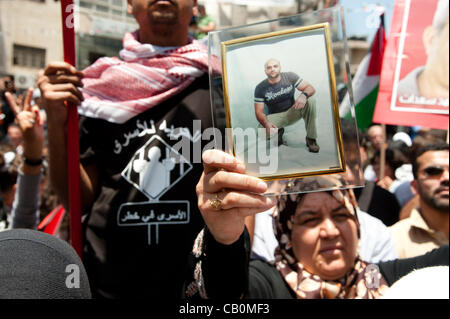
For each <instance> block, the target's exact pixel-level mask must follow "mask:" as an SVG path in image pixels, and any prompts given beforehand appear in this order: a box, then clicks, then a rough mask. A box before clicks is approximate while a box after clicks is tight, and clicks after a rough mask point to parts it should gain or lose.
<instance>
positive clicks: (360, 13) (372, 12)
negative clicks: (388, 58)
mask: <svg viewBox="0 0 450 319" xmlns="http://www.w3.org/2000/svg"><path fill="white" fill-rule="evenodd" d="M394 3H395V0H377V1H376V0H366V1H364V0H340V1H339V4H341V5H342V6H343V7H344V12H345V26H346V31H347V37H351V36H366V37H367V40H368V41H369V42H372V39H373V36H374V35H375V31H376V30H377V28H378V21H379V18H377V15H376V6H377V5H378V6H381V7H384V9H385V14H384V16H385V20H384V21H385V26H386V37H387V36H388V34H389V27H390V23H391V19H392V11H393V9H394Z"/></svg>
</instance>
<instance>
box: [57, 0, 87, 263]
mask: <svg viewBox="0 0 450 319" xmlns="http://www.w3.org/2000/svg"><path fill="white" fill-rule="evenodd" d="M61 13H62V26H63V41H64V61H65V62H67V63H69V64H71V65H73V66H76V53H75V16H74V15H75V7H74V4H73V0H61ZM67 112H68V114H67V116H68V119H67V162H68V163H67V172H68V179H69V213H70V242H71V244H72V247H73V248H74V249H75V251H76V252H77V253H78V255H79V256H80V258H81V254H82V236H81V188H80V148H79V145H80V144H79V143H80V142H79V134H78V112H77V107H76V106H75V105H71V104H70V103H69V104H68V105H67Z"/></svg>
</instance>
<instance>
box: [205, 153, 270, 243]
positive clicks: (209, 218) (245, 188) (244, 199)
mask: <svg viewBox="0 0 450 319" xmlns="http://www.w3.org/2000/svg"><path fill="white" fill-rule="evenodd" d="M202 158H203V163H204V164H203V166H204V170H203V174H202V176H201V178H200V180H199V182H198V184H197V187H196V191H197V196H198V207H199V209H200V211H201V213H202V216H203V219H204V220H205V223H206V224H207V226H208V228H209V230H210V232H211V234H212V235H213V236H214V238H215V239H216V240H217V241H218V242H220V243H222V244H225V245H229V244H232V243H233V242H235V241H236V240H237V239H238V238H239V237H240V235H241V234H242V232H243V231H244V222H245V217H247V216H250V215H254V214H256V213H259V212H263V211H266V210H268V209H269V208H271V207H273V206H274V205H275V203H276V201H275V200H274V198H271V197H266V196H262V194H263V193H264V192H265V191H266V190H267V184H266V183H265V182H264V181H262V180H261V179H259V178H256V177H253V176H249V175H245V166H244V165H243V164H242V163H239V162H238V161H237V160H236V158H234V157H232V156H231V155H229V154H227V153H224V152H222V151H218V150H208V151H205V152H204V153H203V155H202Z"/></svg>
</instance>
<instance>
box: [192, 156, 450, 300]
mask: <svg viewBox="0 0 450 319" xmlns="http://www.w3.org/2000/svg"><path fill="white" fill-rule="evenodd" d="M203 160H204V163H205V164H204V167H205V168H204V174H203V176H202V178H201V179H200V181H199V183H198V185H197V195H198V197H199V208H200V211H201V212H202V215H203V218H204V220H205V222H206V225H207V228H205V229H204V230H203V231H202V233H200V234H199V236H198V237H197V240H196V242H195V245H194V250H193V253H194V256H195V257H196V258H197V264H196V268H195V271H194V272H193V273H194V281H193V282H192V283H191V284H190V285H189V286H187V292H186V294H187V296H188V297H190V296H194V295H196V293H199V295H200V296H201V297H203V298H230V297H231V298H260V299H273V298H283V299H286V298H299V299H317V298H351V299H352V298H379V297H381V296H382V295H383V293H384V292H385V291H386V290H387V289H388V287H389V286H390V285H391V284H392V283H394V282H395V281H396V280H397V279H399V278H400V277H402V276H404V275H406V274H407V273H409V272H410V271H412V270H413V269H418V268H423V267H427V266H434V265H448V246H444V247H442V248H440V249H438V250H435V251H432V252H430V253H428V254H426V255H424V256H420V257H416V258H411V259H404V260H395V261H391V262H386V263H380V264H378V265H374V264H369V263H366V262H364V261H363V260H361V258H360V257H359V255H358V242H359V223H358V218H357V215H356V211H357V204H356V201H355V198H354V195H353V192H352V191H351V190H348V189H342V186H343V184H342V183H341V181H340V180H339V179H338V178H336V177H334V176H320V177H315V178H304V179H297V180H294V181H293V182H292V183H288V184H287V187H286V189H284V190H283V191H281V192H280V195H279V196H278V197H277V199H278V200H277V207H278V214H277V215H276V228H277V238H278V242H279V247H278V249H277V250H276V253H275V255H276V259H275V263H274V264H269V263H266V262H262V261H259V260H255V261H251V262H249V249H250V244H249V238H248V233H247V231H246V228H245V225H244V220H245V217H246V216H250V215H253V214H256V213H258V212H261V211H264V210H267V209H269V208H270V207H273V206H274V205H275V202H276V201H275V200H273V199H271V198H270V197H267V196H263V195H262V194H264V192H265V191H266V190H267V186H266V184H265V183H264V182H262V181H261V180H260V179H258V178H255V177H252V176H248V175H246V174H245V168H244V167H243V165H242V164H240V163H239V162H238V161H237V160H236V159H234V158H232V157H231V156H230V155H229V154H226V153H223V152H220V151H216V150H212V151H207V152H205V153H204V154H203ZM339 187H341V189H338V188H339ZM320 189H334V190H332V191H326V192H323V191H320V192H319V191H317V190H320ZM300 190H301V191H303V193H298V192H299V191H300ZM305 191H307V192H306V193H305Z"/></svg>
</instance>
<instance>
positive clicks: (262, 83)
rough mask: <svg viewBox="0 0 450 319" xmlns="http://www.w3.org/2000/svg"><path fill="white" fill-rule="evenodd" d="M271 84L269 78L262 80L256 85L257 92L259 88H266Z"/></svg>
mask: <svg viewBox="0 0 450 319" xmlns="http://www.w3.org/2000/svg"><path fill="white" fill-rule="evenodd" d="M268 84H269V80H267V79H264V80H262V81H261V82H259V83H258V84H257V85H256V87H255V92H256V91H259V90H264V89H265V88H266V87H267V86H268Z"/></svg>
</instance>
